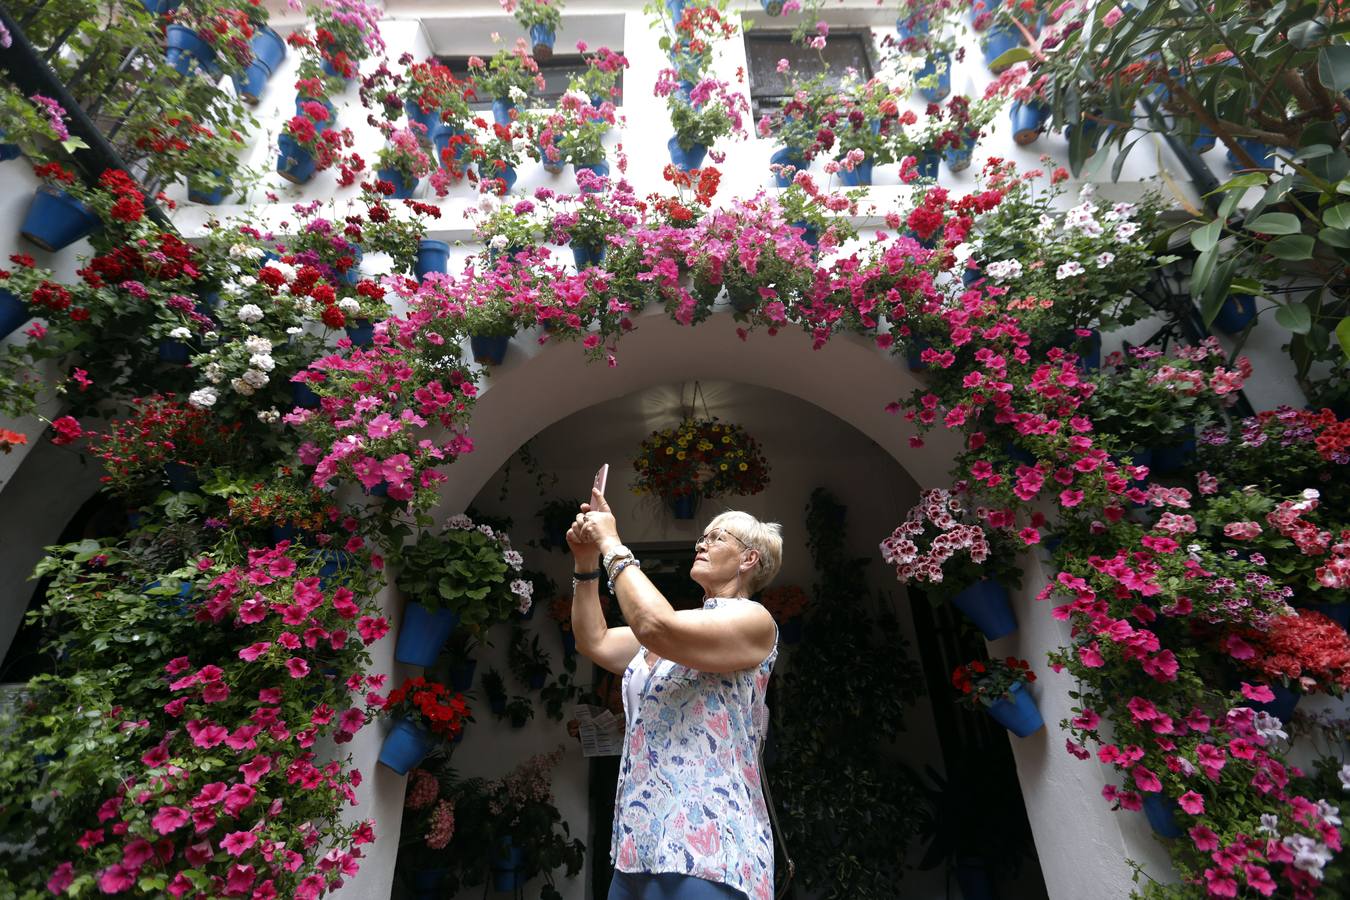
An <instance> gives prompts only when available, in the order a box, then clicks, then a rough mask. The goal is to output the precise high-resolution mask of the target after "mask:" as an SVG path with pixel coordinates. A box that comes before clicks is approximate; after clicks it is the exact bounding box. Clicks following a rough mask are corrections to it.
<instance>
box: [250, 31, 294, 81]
mask: <svg viewBox="0 0 1350 900" xmlns="http://www.w3.org/2000/svg"><path fill="white" fill-rule="evenodd" d="M248 45H249V47H250V48H251V49H252V50H253V58H254V60H255V61H258V62H261V63H262V64H263V65H265V66H267V70H268V71H269V72H275V71H276V70H277V67H278V66H280V65H281V61H282V60H283V59H285V58H286V42H285V41H284V40H282V38H281V35H279V34H277V33H276V32H275V31H273V30H272V29H271V28H269V27H268V26H266V25H260V26H258V29H257V31H255V32H253V40H251V41H249V42H248Z"/></svg>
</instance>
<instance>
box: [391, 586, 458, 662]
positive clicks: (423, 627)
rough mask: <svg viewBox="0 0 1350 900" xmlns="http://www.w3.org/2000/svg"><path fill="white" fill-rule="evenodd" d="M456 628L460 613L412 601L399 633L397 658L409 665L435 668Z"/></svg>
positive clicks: (405, 613)
mask: <svg viewBox="0 0 1350 900" xmlns="http://www.w3.org/2000/svg"><path fill="white" fill-rule="evenodd" d="M457 625H459V613H457V612H454V611H453V610H449V609H435V610H433V609H428V608H427V607H425V606H423V605H422V604H420V603H416V602H412V601H409V603H408V605H407V606H406V607H404V609H403V627H402V628H400V629H399V631H398V646H397V647H396V648H395V649H394V659H396V660H398V661H399V662H401V663H407V664H408V665H410V666H429V665H432V664H433V663H435V662H436V657H438V656H440V655H441V648H442V647H444V646H445V642H446V641H448V640H450V635H451V634H453V633H454V631H455V627H456V626H457Z"/></svg>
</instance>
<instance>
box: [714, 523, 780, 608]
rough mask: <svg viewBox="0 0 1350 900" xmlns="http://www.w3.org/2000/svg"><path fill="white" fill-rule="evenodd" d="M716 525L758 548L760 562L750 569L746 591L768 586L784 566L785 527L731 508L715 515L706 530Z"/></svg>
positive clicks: (752, 592)
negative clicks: (762, 520)
mask: <svg viewBox="0 0 1350 900" xmlns="http://www.w3.org/2000/svg"><path fill="white" fill-rule="evenodd" d="M714 528H721V529H723V530H724V531H726V532H727V533H728V534H733V535H735V536H736V537H738V538H740V539H741V542H742V543H743V544H745V546H746V547H749V548H750V549H752V550H758V551H759V563H758V564H757V565H756V566H755V568H754V569H753V570H752V571H751V572H750V583H749V584H748V585H747V587H748V588H749V590H748V592H747V593H749V594H755V593H758V592H759V591H761V590H763V589H764V588H766V587H768V585H769V582H771V581H773V579H774V577H775V576H776V575H777V574H778V570H779V568H780V567H782V565H783V526H782V525H779V524H778V523H777V522H761V521H760V520H759V519H756V518H755V517H754V516H752V515H750V514H749V513H748V512H740V511H739V510H734V509H729V510H727V511H726V512H724V513H719V514H718V515H716V516H714V517H713V520H712V521H711V522H709V523H708V527H707V528H705V529H704V530H705V531H711V530H712V529H714Z"/></svg>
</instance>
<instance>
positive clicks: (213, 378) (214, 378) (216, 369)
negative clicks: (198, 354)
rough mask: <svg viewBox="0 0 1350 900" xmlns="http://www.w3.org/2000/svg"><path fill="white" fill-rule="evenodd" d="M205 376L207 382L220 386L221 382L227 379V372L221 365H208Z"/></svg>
mask: <svg viewBox="0 0 1350 900" xmlns="http://www.w3.org/2000/svg"><path fill="white" fill-rule="evenodd" d="M204 374H205V375H206V380H207V381H209V382H211V383H212V384H220V380H221V379H222V378H224V377H225V370H224V369H223V368H221V366H220V363H214V362H213V363H207V364H206V371H205V373H204Z"/></svg>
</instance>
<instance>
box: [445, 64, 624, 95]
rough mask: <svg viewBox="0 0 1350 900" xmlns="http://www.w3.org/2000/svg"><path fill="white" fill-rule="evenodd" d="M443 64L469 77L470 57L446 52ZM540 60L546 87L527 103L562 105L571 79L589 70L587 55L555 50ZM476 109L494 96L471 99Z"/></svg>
mask: <svg viewBox="0 0 1350 900" xmlns="http://www.w3.org/2000/svg"><path fill="white" fill-rule="evenodd" d="M490 55H491V54H484V55H483V56H482V58H483V59H488V58H489V56H490ZM440 61H441V63H442V64H443V65H445V66H446V67H447V68H449V69H450V71H451V72H452V73H454V76H455V77H456V78H468V77H469V74H470V72H469V57H467V56H443V57H441V58H440ZM536 62H538V63H539V74H541V75H543V76H544V89H543V90H542V91H530V99H529V101H528V102H527V104H526V105H527V106H529V107H531V108H535V109H539V108H543V109H548V108H551V107H555V106H557V105H558V101H559V100H561V99H562V95H563V94H564V93H566V92H567V85H568V84H569V83H570V82H571V80H572V79H573V78H574V77H576V76H579V75H581V74H582V73H583V72H585V71H586V59H585V57H583V56H582V55H581V54H579V53H574V54H570V55H565V54H555V55H553V56H552V57H550V58H549V59H540V60H536ZM618 89H619V101H620V102H622V100H623V70H622V69H621V70H620V71H619V83H618ZM470 106H472V107H473V108H474V109H488V108H489V107H491V106H492V98H491V97H479V98H478V99H477V101H475V102H474V103H471V104H470Z"/></svg>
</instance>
